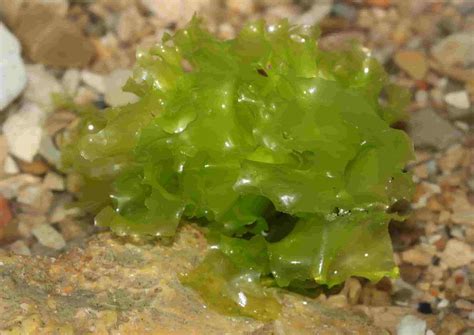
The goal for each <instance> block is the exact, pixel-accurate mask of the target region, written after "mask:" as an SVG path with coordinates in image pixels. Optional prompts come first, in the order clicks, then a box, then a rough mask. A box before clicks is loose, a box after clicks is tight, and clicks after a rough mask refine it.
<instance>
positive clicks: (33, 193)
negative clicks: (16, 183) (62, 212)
mask: <svg viewBox="0 0 474 335" xmlns="http://www.w3.org/2000/svg"><path fill="white" fill-rule="evenodd" d="M17 201H18V202H19V203H20V204H24V205H27V206H28V207H29V208H31V209H33V210H34V211H38V212H40V213H46V212H47V211H48V210H49V208H50V207H51V202H52V201H53V194H52V193H51V191H50V190H48V189H46V188H45V187H44V186H43V185H41V184H34V185H28V186H25V187H23V188H22V189H20V190H19V192H18V198H17Z"/></svg>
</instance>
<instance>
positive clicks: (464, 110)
mask: <svg viewBox="0 0 474 335" xmlns="http://www.w3.org/2000/svg"><path fill="white" fill-rule="evenodd" d="M444 101H445V102H446V103H447V105H448V113H449V116H450V118H452V119H460V118H464V117H466V116H468V115H469V114H472V110H470V107H471V102H470V101H469V96H468V94H467V92H466V91H456V92H450V93H448V94H446V95H445V96H444Z"/></svg>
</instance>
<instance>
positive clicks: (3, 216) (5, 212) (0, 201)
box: [0, 196, 13, 228]
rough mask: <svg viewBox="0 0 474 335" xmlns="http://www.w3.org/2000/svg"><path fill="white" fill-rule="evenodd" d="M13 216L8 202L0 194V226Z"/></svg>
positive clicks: (4, 224)
mask: <svg viewBox="0 0 474 335" xmlns="http://www.w3.org/2000/svg"><path fill="white" fill-rule="evenodd" d="M12 218H13V215H12V212H11V210H10V205H9V202H8V200H7V199H6V198H4V197H2V196H0V228H1V227H4V226H6V225H7V224H8V223H9V222H10V221H11V219H12Z"/></svg>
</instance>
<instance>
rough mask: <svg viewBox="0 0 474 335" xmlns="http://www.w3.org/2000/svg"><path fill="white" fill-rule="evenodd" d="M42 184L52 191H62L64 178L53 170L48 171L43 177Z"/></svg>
mask: <svg viewBox="0 0 474 335" xmlns="http://www.w3.org/2000/svg"><path fill="white" fill-rule="evenodd" d="M43 186H44V187H45V188H46V189H48V190H52V191H64V188H65V186H64V179H63V177H61V176H60V175H59V174H57V173H55V172H48V174H47V175H46V177H44V180H43Z"/></svg>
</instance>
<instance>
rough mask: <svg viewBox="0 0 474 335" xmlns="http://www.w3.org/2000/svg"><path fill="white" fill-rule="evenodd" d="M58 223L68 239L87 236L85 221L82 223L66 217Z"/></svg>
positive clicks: (63, 234)
mask: <svg viewBox="0 0 474 335" xmlns="http://www.w3.org/2000/svg"><path fill="white" fill-rule="evenodd" d="M58 225H59V229H60V231H61V234H62V236H63V237H64V239H65V240H66V241H71V240H74V239H78V238H84V237H86V236H87V232H86V227H84V223H82V224H81V222H78V221H77V220H70V219H66V220H63V221H61V222H59V224H58Z"/></svg>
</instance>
